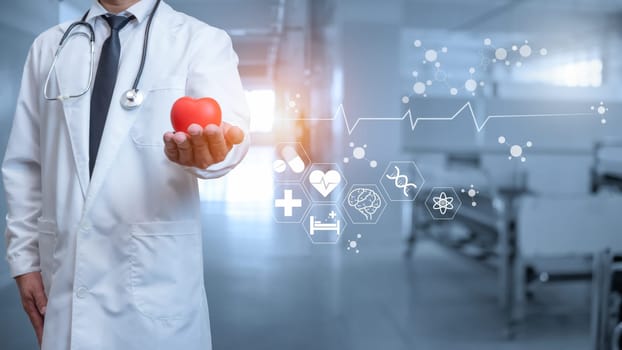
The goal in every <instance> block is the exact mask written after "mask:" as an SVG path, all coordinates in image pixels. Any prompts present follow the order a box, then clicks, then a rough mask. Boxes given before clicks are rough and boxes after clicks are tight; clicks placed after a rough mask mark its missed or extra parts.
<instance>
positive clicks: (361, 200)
mask: <svg viewBox="0 0 622 350" xmlns="http://www.w3.org/2000/svg"><path fill="white" fill-rule="evenodd" d="M348 205H349V206H351V207H352V208H354V209H356V210H358V211H359V213H361V214H363V216H365V219H367V220H371V219H372V217H373V215H374V214H375V213H376V211H377V210H378V208H380V206H381V205H382V199H380V195H379V194H378V193H376V191H374V190H372V189H370V188H355V189H353V190H352V191H350V194H348Z"/></svg>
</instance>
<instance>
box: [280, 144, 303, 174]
mask: <svg viewBox="0 0 622 350" xmlns="http://www.w3.org/2000/svg"><path fill="white" fill-rule="evenodd" d="M281 156H282V157H283V160H284V161H285V162H286V163H287V165H289V168H290V169H292V171H293V172H294V173H296V174H300V173H302V172H303V171H304V170H305V162H304V161H303V160H302V158H300V156H299V155H298V152H296V149H295V148H294V147H292V146H285V147H283V149H282V150H281Z"/></svg>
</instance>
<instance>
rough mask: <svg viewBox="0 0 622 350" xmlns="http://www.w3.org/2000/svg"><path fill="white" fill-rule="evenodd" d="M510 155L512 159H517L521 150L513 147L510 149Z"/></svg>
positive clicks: (515, 146) (519, 147)
mask: <svg viewBox="0 0 622 350" xmlns="http://www.w3.org/2000/svg"><path fill="white" fill-rule="evenodd" d="M510 154H511V155H512V157H514V158H518V157H520V156H521V155H522V154H523V148H522V147H521V146H519V145H514V146H512V147H510Z"/></svg>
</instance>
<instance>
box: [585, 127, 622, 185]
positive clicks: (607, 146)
mask: <svg viewBox="0 0 622 350" xmlns="http://www.w3.org/2000/svg"><path fill="white" fill-rule="evenodd" d="M593 157H594V164H593V166H592V191H593V192H597V191H599V190H600V189H602V188H614V189H616V190H618V191H622V139H620V138H608V139H603V140H600V141H598V142H596V143H595V144H594V147H593Z"/></svg>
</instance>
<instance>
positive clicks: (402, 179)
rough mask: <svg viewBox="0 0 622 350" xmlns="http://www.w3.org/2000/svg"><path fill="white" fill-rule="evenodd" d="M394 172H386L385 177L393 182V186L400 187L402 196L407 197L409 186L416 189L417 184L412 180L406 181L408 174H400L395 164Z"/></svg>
mask: <svg viewBox="0 0 622 350" xmlns="http://www.w3.org/2000/svg"><path fill="white" fill-rule="evenodd" d="M394 168H395V172H393V173H392V174H390V175H389V174H387V175H386V177H387V179H389V180H393V181H394V182H395V187H397V188H399V189H401V190H402V191H403V193H404V196H406V197H408V190H409V189H410V188H413V189H415V190H416V189H417V185H416V184H415V183H412V182H408V176H406V175H402V174H400V168H399V167H397V166H395V167H394Z"/></svg>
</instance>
